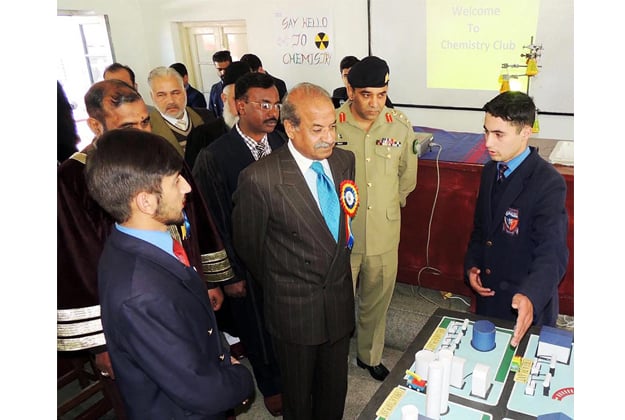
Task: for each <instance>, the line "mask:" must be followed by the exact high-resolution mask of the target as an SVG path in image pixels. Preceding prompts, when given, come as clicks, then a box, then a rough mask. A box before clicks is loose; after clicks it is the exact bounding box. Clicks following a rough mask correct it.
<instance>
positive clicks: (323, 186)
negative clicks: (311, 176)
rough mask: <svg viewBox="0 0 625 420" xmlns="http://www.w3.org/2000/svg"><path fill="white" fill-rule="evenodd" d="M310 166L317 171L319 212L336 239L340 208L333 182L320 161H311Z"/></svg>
mask: <svg viewBox="0 0 625 420" xmlns="http://www.w3.org/2000/svg"><path fill="white" fill-rule="evenodd" d="M310 168H311V169H312V170H313V171H315V172H317V196H318V197H319V206H320V207H321V214H323V218H324V219H326V224H327V225H328V229H330V232H331V233H332V235H333V236H334V240H335V241H338V238H339V220H340V217H341V209H340V207H339V198H338V196H337V195H336V190H335V189H334V184H333V183H332V181H330V178H328V176H327V175H326V173H325V172H324V170H323V166H321V163H320V162H313V164H312V165H310Z"/></svg>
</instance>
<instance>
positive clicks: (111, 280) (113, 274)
mask: <svg viewBox="0 0 625 420" xmlns="http://www.w3.org/2000/svg"><path fill="white" fill-rule="evenodd" d="M182 166H183V158H182V156H181V155H180V154H179V153H178V152H177V151H176V150H175V148H174V147H173V146H172V145H171V144H170V143H169V142H168V141H167V140H165V139H164V138H162V137H160V136H157V135H155V134H152V133H148V132H144V131H139V130H134V129H125V130H112V131H109V132H108V133H105V134H104V135H103V136H102V137H101V138H100V139H99V141H98V144H97V148H96V150H95V152H94V154H93V156H92V157H91V158H90V159H89V160H88V161H87V166H86V179H87V185H88V188H89V192H90V193H91V195H92V196H93V198H94V199H95V200H96V201H97V202H98V203H99V204H100V205H101V206H102V207H103V208H104V209H105V210H106V211H107V212H109V213H110V214H111V216H112V217H113V218H114V219H115V220H116V223H115V225H114V227H113V228H112V232H111V234H110V236H109V237H108V239H107V241H106V244H105V246H104V251H103V253H102V256H101V258H100V263H99V266H98V287H99V293H100V301H101V308H102V325H103V329H104V335H105V337H106V341H107V345H108V350H109V355H110V357H111V362H112V364H113V368H114V370H115V372H116V374H117V375H116V379H115V380H116V381H117V382H118V384H119V388H120V392H121V394H122V397H123V399H124V403H125V405H126V408H127V413H128V417H129V418H130V419H141V420H143V419H151V420H154V419H163V420H164V419H198V420H199V419H225V418H226V411H227V410H230V409H232V408H234V407H236V406H238V405H239V404H241V403H244V404H245V403H246V400H247V399H248V398H249V397H250V396H251V395H252V394H253V392H254V384H253V379H252V376H251V374H250V372H249V371H248V370H247V368H245V367H244V366H242V365H240V364H239V363H238V362H237V361H236V360H235V359H233V358H231V357H230V355H229V353H228V348H227V347H224V346H223V345H222V342H221V340H220V333H219V330H218V328H217V323H216V321H215V315H214V313H213V309H212V306H211V303H210V301H209V299H208V295H207V293H206V286H205V285H204V282H203V280H202V278H201V277H200V275H199V274H198V273H197V272H196V271H195V269H194V268H193V267H192V266H189V261H188V259H187V257H186V255H184V251H182V254H176V251H175V246H174V245H175V244H176V243H175V242H174V240H173V239H172V237H171V235H170V234H169V231H168V228H167V225H168V224H176V223H180V222H181V221H182V220H183V214H182V209H183V206H184V201H185V195H186V194H187V193H188V192H189V191H190V190H191V187H190V186H189V184H188V183H187V181H186V180H185V179H184V178H183V177H182V176H181V175H180V171H181V169H182Z"/></svg>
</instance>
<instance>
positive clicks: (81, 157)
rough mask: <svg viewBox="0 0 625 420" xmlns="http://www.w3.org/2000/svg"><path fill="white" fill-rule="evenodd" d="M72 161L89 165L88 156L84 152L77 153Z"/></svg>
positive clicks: (71, 157) (72, 157)
mask: <svg viewBox="0 0 625 420" xmlns="http://www.w3.org/2000/svg"><path fill="white" fill-rule="evenodd" d="M69 158H70V159H74V160H77V161H78V162H80V163H82V164H83V165H85V164H86V163H87V154H86V153H83V152H76V153H74V154H73V155H71V156H70V157H69Z"/></svg>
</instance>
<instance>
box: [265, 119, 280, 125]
mask: <svg viewBox="0 0 625 420" xmlns="http://www.w3.org/2000/svg"><path fill="white" fill-rule="evenodd" d="M270 122H275V123H276V124H278V120H277V119H276V118H268V119H266V120H265V121H263V123H264V124H267V123H270Z"/></svg>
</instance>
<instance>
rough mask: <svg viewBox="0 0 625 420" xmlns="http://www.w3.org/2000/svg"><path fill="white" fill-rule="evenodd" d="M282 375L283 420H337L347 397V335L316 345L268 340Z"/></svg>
mask: <svg viewBox="0 0 625 420" xmlns="http://www.w3.org/2000/svg"><path fill="white" fill-rule="evenodd" d="M272 341H273V345H274V347H275V349H276V355H277V356H278V364H279V365H280V371H281V373H282V384H283V392H282V413H283V419H284V420H317V419H324V420H335V419H336V420H339V419H341V418H343V411H344V409H345V397H346V395H347V369H348V360H347V359H348V357H349V335H346V336H345V337H343V338H341V339H340V340H338V341H335V342H333V343H330V342H326V343H323V344H320V345H316V346H306V345H300V344H293V343H288V342H286V341H282V340H280V339H278V338H276V337H272Z"/></svg>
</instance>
